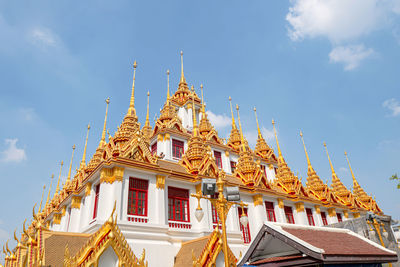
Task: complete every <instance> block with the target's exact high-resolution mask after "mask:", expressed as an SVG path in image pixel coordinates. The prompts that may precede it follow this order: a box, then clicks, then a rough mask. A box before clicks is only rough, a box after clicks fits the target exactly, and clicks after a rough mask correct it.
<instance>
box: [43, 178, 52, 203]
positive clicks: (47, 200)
mask: <svg viewBox="0 0 400 267" xmlns="http://www.w3.org/2000/svg"><path fill="white" fill-rule="evenodd" d="M53 178H54V174H52V175H51V181H50V187H49V193H47V199H46V205H45V206H47V204H48V203H49V199H50V192H51V185H52V184H53Z"/></svg>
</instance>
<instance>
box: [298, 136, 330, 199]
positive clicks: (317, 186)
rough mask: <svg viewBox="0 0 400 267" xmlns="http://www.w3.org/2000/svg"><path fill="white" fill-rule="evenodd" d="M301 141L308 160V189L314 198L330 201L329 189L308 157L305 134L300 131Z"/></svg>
mask: <svg viewBox="0 0 400 267" xmlns="http://www.w3.org/2000/svg"><path fill="white" fill-rule="evenodd" d="M300 137H301V141H302V142H303V147H304V153H305V154H306V158H307V182H306V188H307V190H308V191H309V192H311V193H312V195H313V196H314V197H316V198H317V199H318V200H321V201H328V200H329V189H328V186H327V185H326V184H324V182H323V181H322V180H321V179H320V178H319V176H318V175H317V173H316V171H315V170H314V168H313V166H312V165H311V161H310V157H309V156H308V152H307V148H306V144H305V143H304V139H303V133H302V132H301V131H300Z"/></svg>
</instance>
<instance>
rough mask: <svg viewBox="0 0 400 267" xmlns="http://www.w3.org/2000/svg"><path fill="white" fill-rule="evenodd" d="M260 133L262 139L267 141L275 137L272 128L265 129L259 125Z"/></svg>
mask: <svg viewBox="0 0 400 267" xmlns="http://www.w3.org/2000/svg"><path fill="white" fill-rule="evenodd" d="M261 133H262V135H263V137H264V139H265V140H267V141H268V142H271V141H273V140H274V138H275V135H274V130H272V129H271V130H270V129H267V128H265V127H264V126H263V127H261Z"/></svg>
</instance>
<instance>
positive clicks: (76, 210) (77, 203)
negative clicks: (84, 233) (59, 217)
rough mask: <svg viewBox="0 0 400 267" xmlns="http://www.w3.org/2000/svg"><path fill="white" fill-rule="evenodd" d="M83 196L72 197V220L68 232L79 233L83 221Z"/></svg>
mask: <svg viewBox="0 0 400 267" xmlns="http://www.w3.org/2000/svg"><path fill="white" fill-rule="evenodd" d="M81 201H82V197H81V196H72V202H71V219H70V220H69V230H68V232H78V231H79V226H80V220H81V207H82V206H81V204H82V203H81Z"/></svg>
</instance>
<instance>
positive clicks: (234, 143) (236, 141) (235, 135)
mask: <svg viewBox="0 0 400 267" xmlns="http://www.w3.org/2000/svg"><path fill="white" fill-rule="evenodd" d="M228 99H229V105H230V108H231V115H232V129H231V133H230V135H229V139H228V142H227V146H229V147H230V148H232V149H233V150H235V151H239V150H240V145H241V144H242V142H241V138H240V133H239V130H238V128H237V127H236V122H235V116H234V115H233V108H232V98H231V97H229V98H228Z"/></svg>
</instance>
